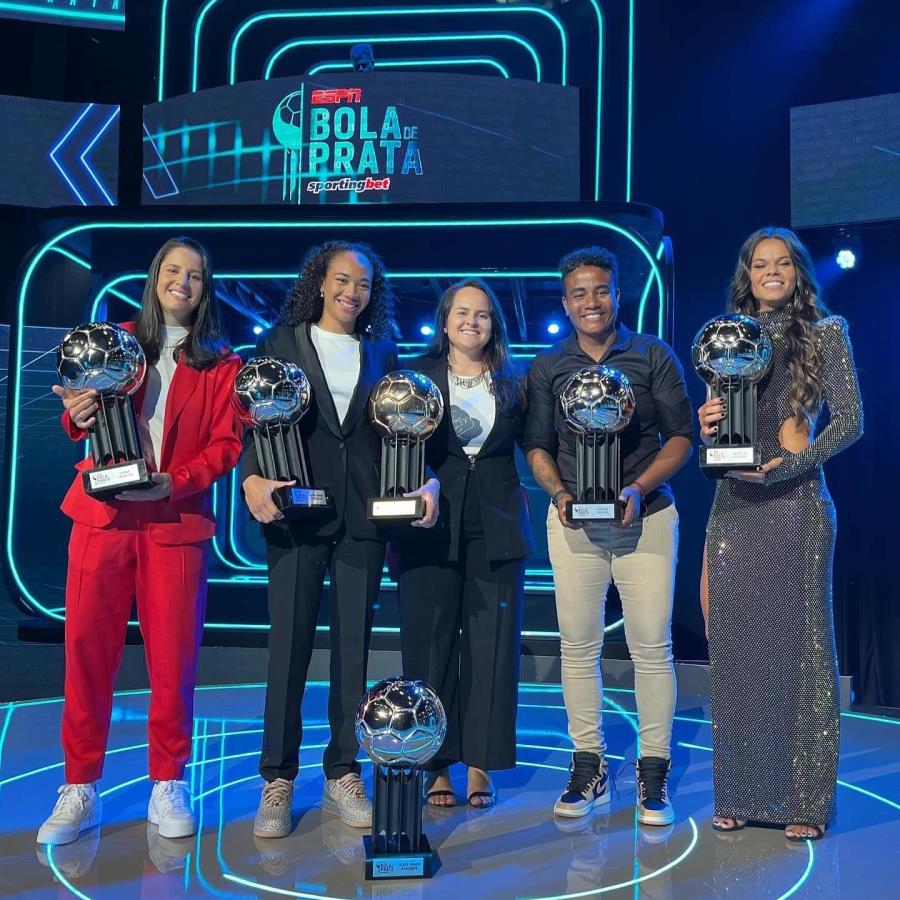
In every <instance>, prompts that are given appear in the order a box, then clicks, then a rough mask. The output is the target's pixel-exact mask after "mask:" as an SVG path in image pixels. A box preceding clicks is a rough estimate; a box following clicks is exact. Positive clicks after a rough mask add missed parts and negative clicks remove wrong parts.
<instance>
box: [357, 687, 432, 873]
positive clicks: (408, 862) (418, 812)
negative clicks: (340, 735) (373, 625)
mask: <svg viewBox="0 0 900 900" xmlns="http://www.w3.org/2000/svg"><path fill="white" fill-rule="evenodd" d="M446 734H447V716H446V714H445V712H444V707H443V705H442V704H441V701H440V698H439V697H438V695H437V694H436V693H435V692H434V691H433V690H432V689H431V688H430V687H429V686H428V685H427V684H426V683H425V682H424V681H414V680H412V679H409V678H403V677H402V676H399V675H395V676H392V677H390V678H385V679H384V680H383V681H379V682H378V684H376V685H375V687H373V688H372V690H370V691H369V692H368V693H366V694H365V696H364V697H363V698H362V700H361V701H360V704H359V709H358V710H357V712H356V739H357V740H358V741H359V743H360V745H361V746H362V748H363V749H364V750H365V751H366V753H368V754H369V756H370V757H371V759H372V763H373V769H374V774H373V782H374V789H373V801H372V834H371V836H370V835H366V836H365V837H364V838H363V845H364V847H365V850H366V879H367V880H375V879H379V878H430V877H431V876H432V875H433V874H434V873H435V872H436V871H437V869H438V866H439V865H440V860H439V859H438V855H437V852H436V851H434V850H432V849H431V846H430V844H429V843H428V838H427V837H426V836H425V835H424V834H423V833H422V768H421V767H422V766H423V765H425V763H427V762H428V761H429V760H430V759H431V758H432V757H433V756H434V755H435V754H436V753H437V752H438V750H440V748H441V744H443V742H444V737H445V736H446Z"/></svg>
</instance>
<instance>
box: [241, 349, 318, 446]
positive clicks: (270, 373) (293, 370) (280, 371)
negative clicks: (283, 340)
mask: <svg viewBox="0 0 900 900" xmlns="http://www.w3.org/2000/svg"><path fill="white" fill-rule="evenodd" d="M309 401H310V388H309V380H308V379H307V377H306V375H305V374H304V373H303V370H302V369H301V368H300V367H299V366H297V365H295V364H294V363H292V362H288V361H287V360H286V359H280V358H279V357H277V356H257V357H255V358H254V359H251V360H250V361H249V362H248V363H246V364H245V365H244V366H242V367H241V369H240V370H239V371H238V373H237V375H235V377H234V389H233V390H232V393H231V405H232V406H233V407H234V410H235V412H236V413H237V415H238V418H239V419H240V420H241V422H242V423H243V424H244V425H246V426H247V427H249V428H257V427H259V426H260V425H292V424H294V423H295V422H299V421H300V419H301V417H302V416H303V414H304V413H305V412H306V411H307V409H309Z"/></svg>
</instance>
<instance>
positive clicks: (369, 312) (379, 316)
mask: <svg viewBox="0 0 900 900" xmlns="http://www.w3.org/2000/svg"><path fill="white" fill-rule="evenodd" d="M339 253H358V254H359V255H360V256H364V257H365V258H366V259H367V260H368V261H369V265H371V266H372V287H371V291H370V294H369V302H368V304H367V305H366V308H365V309H364V310H363V311H362V312H361V313H360V314H359V317H358V318H357V320H356V331H357V333H358V334H367V335H369V336H371V337H373V338H387V337H390V336H391V335H392V333H393V328H394V292H393V291H392V290H391V285H390V283H389V282H388V280H387V276H386V275H385V274H384V263H383V262H382V261H381V258H380V257H379V256H378V254H377V253H375V252H374V251H373V250H372V248H371V247H370V246H368V244H357V243H351V242H349V241H326V242H325V243H324V244H321V245H319V246H317V247H311V248H310V249H309V250H308V251H307V253H306V256H305V257H304V258H303V262H302V263H301V265H300V275H299V277H298V278H297V280H296V281H295V282H294V285H293V287H292V288H291V289H290V291H289V292H288V295H287V297H286V299H285V301H284V306H283V307H282V308H281V314H280V315H279V317H278V324H279V325H299V324H300V323H301V322H318V321H319V319H320V318H321V317H322V306H323V297H322V283H323V282H324V280H325V273H326V272H327V271H328V266H329V265H330V264H331V261H332V259H334V257H335V256H337V255H338V254H339Z"/></svg>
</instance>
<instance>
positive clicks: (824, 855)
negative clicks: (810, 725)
mask: <svg viewBox="0 0 900 900" xmlns="http://www.w3.org/2000/svg"><path fill="white" fill-rule="evenodd" d="M326 691H327V688H326V686H325V685H324V684H315V685H313V686H311V688H310V690H309V691H308V694H307V698H306V701H305V704H304V712H305V715H306V720H307V722H308V724H307V727H306V732H305V735H304V744H303V750H302V754H301V767H302V771H301V773H300V776H299V778H298V789H297V792H296V794H295V825H296V827H295V829H294V831H293V833H292V834H291V835H290V836H289V837H288V838H285V839H283V840H259V839H254V837H253V835H252V833H251V824H252V820H253V815H254V812H255V809H256V803H257V800H258V798H259V790H260V784H261V781H260V779H259V776H258V775H257V773H256V766H257V754H258V747H259V741H260V712H261V709H262V702H263V688H262V686H260V685H244V686H234V687H210V688H201V689H199V690H198V692H197V703H196V721H195V739H196V742H195V749H194V759H193V761H192V762H191V764H190V768H189V770H188V773H189V774H188V775H187V776H186V777H187V778H188V779H189V780H190V783H191V786H192V790H193V794H194V798H195V808H196V813H197V816H198V821H199V824H200V832H199V833H198V834H197V835H196V836H195V837H193V838H187V839H183V840H167V839H165V838H160V836H159V834H158V832H157V831H156V828H155V827H154V826H152V825H148V823H147V821H146V818H145V816H146V808H147V799H148V797H149V792H150V790H149V784H148V782H147V780H146V777H145V774H142V773H145V772H146V734H145V728H146V712H147V700H148V697H147V694H146V692H134V693H125V694H118V695H117V697H116V702H115V707H114V712H113V725H112V731H111V735H110V752H109V755H108V757H107V763H106V771H105V773H104V777H103V781H102V782H101V785H100V787H101V791H102V797H103V805H104V809H103V812H104V819H103V824H102V826H101V827H99V828H97V829H94V830H92V831H90V832H87V833H86V834H84V835H82V837H81V838H80V839H79V840H78V841H77V842H75V843H73V844H69V845H66V846H63V847H57V848H45V847H41V846H38V845H36V844H35V835H36V832H37V829H38V826H39V825H40V823H41V821H42V820H43V819H44V817H45V816H46V815H47V814H48V813H49V811H50V809H51V808H52V806H53V803H54V801H55V797H56V788H57V786H58V785H59V784H60V782H61V781H62V763H61V762H60V751H59V742H58V730H59V716H60V710H61V703H60V701H59V700H48V701H31V702H26V703H20V704H16V703H13V704H4V705H2V706H0V834H2V838H0V847H2V850H0V894H2V895H4V896H16V897H21V898H30V897H32V898H38V897H70V896H75V897H82V898H83V897H89V898H116V900H123V898H130V897H140V898H157V897H160V898H161V897H176V896H191V897H195V896H205V895H217V896H219V897H235V898H237V897H257V896H287V897H305V898H319V897H340V898H357V897H368V896H379V897H380V896H391V897H398V898H404V897H452V898H457V900H459V898H466V900H476V898H506V897H510V898H511V897H529V898H539V897H540V898H550V897H552V898H557V900H561V898H569V897H571V898H574V897H593V896H597V895H600V894H609V895H611V896H614V897H625V896H631V897H638V896H642V897H650V898H703V897H733V898H772V900H775V898H787V897H789V896H795V897H817V898H832V897H860V898H863V897H891V896H897V891H898V884H900V720H892V719H883V718H878V717H873V716H864V715H859V714H855V713H845V714H844V716H843V753H842V759H841V772H840V787H839V793H838V798H839V814H838V821H837V823H836V825H835V827H834V828H833V830H831V831H830V832H829V833H828V835H827V836H826V838H825V839H824V840H823V841H820V842H817V843H814V844H813V843H805V844H799V845H794V844H790V843H788V842H787V841H786V840H785V838H784V836H783V833H782V832H781V831H780V830H776V829H760V828H748V829H745V830H744V831H742V832H740V833H737V834H731V835H720V834H716V833H714V832H713V831H712V829H711V827H710V823H711V816H712V809H711V800H712V787H711V774H712V770H711V758H710V750H709V745H710V726H709V708H708V705H707V704H706V703H705V702H704V701H703V699H702V698H699V697H691V696H683V697H681V698H680V700H679V704H678V714H677V719H676V723H675V734H674V741H675V744H674V748H673V760H674V767H673V777H672V794H673V798H674V803H675V809H676V812H677V821H676V823H675V825H673V826H671V827H669V828H651V827H646V826H638V825H637V823H636V821H635V816H634V770H633V769H632V768H629V769H628V770H627V771H626V772H623V773H622V775H621V776H620V777H619V778H618V796H615V795H614V797H613V801H612V804H611V806H610V807H609V808H608V811H604V812H595V813H594V814H593V815H591V816H589V817H586V818H584V819H571V820H565V821H561V820H554V818H553V816H552V813H551V809H552V806H553V801H554V800H555V798H556V796H557V795H558V793H559V792H560V789H561V788H562V786H563V784H564V783H565V781H566V773H567V765H568V762H569V750H568V749H567V748H568V746H569V741H568V738H567V736H566V734H565V713H564V710H563V709H562V697H561V694H560V690H559V688H558V687H557V686H553V685H537V684H523V685H522V686H521V693H520V699H521V709H520V714H519V729H518V739H519V745H518V746H519V756H518V766H517V768H516V769H515V770H512V771H509V772H500V773H497V774H496V776H495V782H496V786H497V788H498V791H499V802H498V804H497V806H496V807H495V808H494V809H492V810H489V811H478V810H474V809H471V808H469V807H467V806H465V805H464V804H463V805H459V806H457V807H455V808H454V809H452V810H446V811H444V810H436V809H433V808H431V807H428V808H426V810H425V817H424V818H425V831H426V833H427V834H428V837H429V838H430V840H431V843H432V845H433V846H435V847H436V848H437V849H438V852H439V854H440V858H441V862H442V866H441V869H440V870H439V871H438V873H437V875H436V876H435V877H434V878H433V879H431V880H430V881H406V882H404V881H392V882H366V881H364V879H363V850H362V834H363V831H361V830H359V829H352V828H349V827H347V826H345V825H343V824H342V823H341V821H340V820H339V819H337V818H336V817H333V816H330V815H328V814H322V813H321V812H320V811H319V809H318V801H319V798H320V796H321V787H322V771H321V766H320V758H321V753H322V749H323V744H324V741H325V737H326V734H327V726H326V725H325V724H324V710H325V698H326ZM605 730H606V734H607V741H608V744H609V751H610V760H611V763H612V765H613V767H614V769H616V768H618V767H620V766H621V765H622V764H623V762H624V761H626V760H627V761H630V760H632V759H633V758H634V755H635V737H636V732H635V715H634V694H633V693H631V692H630V691H623V690H617V691H612V692H608V693H607V700H606V704H605ZM369 771H370V769H369V766H368V765H365V764H364V766H363V773H364V777H365V778H366V779H367V780H368V777H369ZM456 781H457V784H458V786H459V789H460V790H463V789H464V787H465V780H464V774H463V773H462V771H460V772H459V773H457V776H456ZM461 801H462V798H460V802H461Z"/></svg>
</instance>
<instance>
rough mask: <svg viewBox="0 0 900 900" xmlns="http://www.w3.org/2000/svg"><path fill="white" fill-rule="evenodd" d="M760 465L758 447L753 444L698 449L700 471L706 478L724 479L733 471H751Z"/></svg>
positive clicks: (760, 458)
mask: <svg viewBox="0 0 900 900" xmlns="http://www.w3.org/2000/svg"><path fill="white" fill-rule="evenodd" d="M761 464H762V457H761V455H760V450H759V447H756V446H754V445H753V444H735V445H732V446H727V447H725V446H723V447H716V446H712V447H707V446H706V445H705V444H704V445H702V446H701V447H700V470H701V471H702V472H703V474H704V475H706V477H707V478H724V477H725V474H726V473H727V472H729V471H733V470H743V471H753V470H755V469H758V468H759V467H760V465H761Z"/></svg>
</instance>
